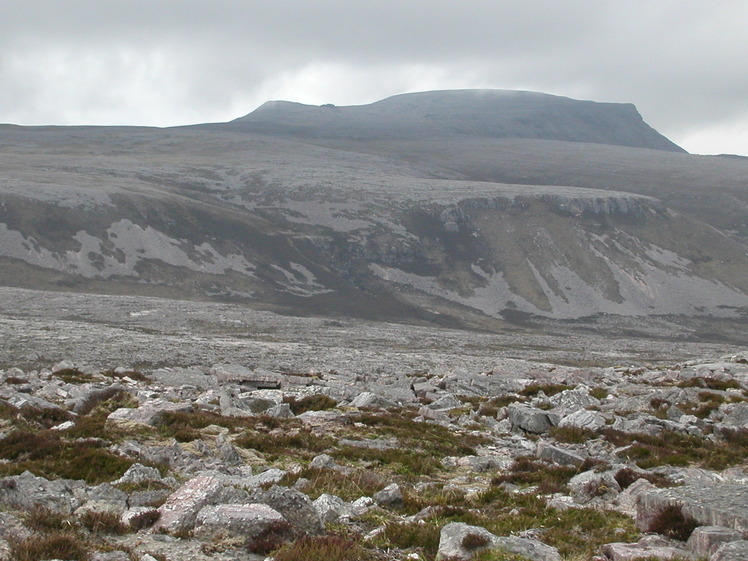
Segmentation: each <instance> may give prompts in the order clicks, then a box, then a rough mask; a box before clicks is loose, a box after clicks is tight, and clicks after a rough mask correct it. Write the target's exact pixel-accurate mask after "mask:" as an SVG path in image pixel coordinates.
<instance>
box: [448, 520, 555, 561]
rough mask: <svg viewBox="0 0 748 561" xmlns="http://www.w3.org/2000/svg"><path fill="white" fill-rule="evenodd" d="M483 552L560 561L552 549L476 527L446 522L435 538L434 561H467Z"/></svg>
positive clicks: (529, 540) (541, 560) (534, 541)
mask: <svg viewBox="0 0 748 561" xmlns="http://www.w3.org/2000/svg"><path fill="white" fill-rule="evenodd" d="M484 549H495V550H499V551H504V552H507V553H511V554H513V555H520V556H522V557H523V558H526V559H529V560H531V561H561V556H560V555H559V553H558V551H557V550H556V548H555V547H551V546H549V545H546V544H544V543H542V542H539V541H537V540H532V539H527V538H520V537H516V536H507V537H499V536H495V535H494V534H492V533H491V532H489V531H488V530H486V529H485V528H482V527H480V526H470V525H468V524H465V523H464V522H450V523H449V524H446V525H445V526H444V527H443V528H442V529H441V532H440V534H439V549H438V552H437V555H436V559H437V561H447V560H449V561H467V560H469V559H470V558H471V557H472V556H473V555H474V554H475V553H477V552H479V551H481V550H484Z"/></svg>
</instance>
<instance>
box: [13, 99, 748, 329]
mask: <svg viewBox="0 0 748 561" xmlns="http://www.w3.org/2000/svg"><path fill="white" fill-rule="evenodd" d="M0 169H1V170H2V175H1V176H0V177H1V179H0V256H1V257H0V262H1V263H2V267H1V268H0V283H1V284H3V285H5V286H15V287H22V288H34V289H42V290H63V291H78V292H93V293H109V294H140V295H150V296H160V297H168V298H181V299H197V300H223V301H231V302H235V303H241V304H242V305H245V306H250V307H254V308H258V309H266V310H273V311H280V312H283V313H292V314H299V315H332V316H339V317H343V316H350V317H358V318H368V319H377V320H386V321H398V322H409V323H424V324H432V325H433V324H439V325H447V326H459V327H471V328H480V329H490V330H497V329H503V328H508V327H509V326H508V324H507V322H510V323H512V322H517V321H525V320H532V319H533V318H534V319H536V320H538V319H543V318H545V319H548V320H564V321H565V320H583V321H584V322H590V321H591V319H592V318H597V319H598V320H599V319H600V318H604V317H608V316H620V317H629V318H635V317H654V316H673V317H675V316H677V317H681V318H683V321H697V318H702V319H703V318H730V320H731V321H733V320H742V319H743V318H744V317H745V310H746V309H747V307H748V257H747V256H746V242H745V240H746V236H747V235H748V226H746V221H745V220H744V219H743V217H744V216H745V215H746V213H745V212H744V211H745V210H746V209H747V205H748V165H747V164H746V163H745V161H743V160H741V159H735V158H719V157H702V156H693V155H689V154H686V153H684V152H683V151H682V150H681V149H680V148H678V147H677V146H676V145H674V144H673V143H671V142H670V141H668V140H667V139H665V138H664V137H663V136H661V135H660V134H659V133H657V132H656V131H654V130H653V129H651V128H650V127H649V126H648V125H646V123H644V121H643V120H642V119H641V116H640V115H639V114H638V112H637V111H636V109H635V108H634V107H633V106H631V105H620V104H607V103H595V102H587V101H584V102H582V101H575V100H570V99H567V98H558V97H555V96H548V95H544V94H533V93H529V92H493V91H488V92H486V91H477V92H476V91H458V92H429V93H423V94H405V95H401V96H395V97H392V98H388V99H386V100H383V101H380V102H377V103H374V104H371V105H368V106H359V107H329V106H323V107H310V106H304V105H300V104H292V103H287V102H272V103H269V104H265V105H263V106H262V107H261V108H259V109H258V110H257V111H255V112H253V113H251V114H249V115H248V116H246V117H243V118H240V119H238V120H236V121H233V122H231V123H225V124H211V125H200V126H193V127H183V128H173V129H147V128H127V127H34V128H32V127H14V126H0ZM689 318H690V319H689ZM679 321H680V320H679ZM698 321H701V320H700V319H699V320H698Z"/></svg>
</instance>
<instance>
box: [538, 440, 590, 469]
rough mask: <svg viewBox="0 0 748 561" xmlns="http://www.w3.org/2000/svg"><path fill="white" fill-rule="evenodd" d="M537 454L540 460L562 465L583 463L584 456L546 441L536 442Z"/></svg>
mask: <svg viewBox="0 0 748 561" xmlns="http://www.w3.org/2000/svg"><path fill="white" fill-rule="evenodd" d="M537 456H538V458H540V459H541V460H547V461H549V462H553V463H554V464H561V465H564V466H570V465H573V466H578V465H581V464H583V463H584V460H585V458H583V457H582V456H580V455H579V454H576V453H574V452H572V451H570V450H565V449H563V448H560V447H558V446H553V445H552V444H548V443H547V442H541V443H540V444H538V451H537Z"/></svg>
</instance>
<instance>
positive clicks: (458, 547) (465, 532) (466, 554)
mask: <svg viewBox="0 0 748 561" xmlns="http://www.w3.org/2000/svg"><path fill="white" fill-rule="evenodd" d="M468 536H470V538H469V537H468ZM466 538H467V540H468V542H467V543H466ZM495 539H496V536H494V535H493V534H492V533H491V532H489V531H488V530H486V529H485V528H481V527H480V526H470V525H468V524H465V523H464V522H450V523H449V524H446V525H445V526H444V527H443V528H442V529H441V532H440V533H439V549H438V551H437V553H436V561H447V560H449V561H452V560H455V561H467V560H468V559H470V558H471V557H472V556H473V554H474V553H476V552H478V551H481V550H483V549H487V548H488V547H491V546H492V545H493V543H494V540H495Z"/></svg>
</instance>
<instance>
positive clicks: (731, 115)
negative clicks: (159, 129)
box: [0, 0, 748, 155]
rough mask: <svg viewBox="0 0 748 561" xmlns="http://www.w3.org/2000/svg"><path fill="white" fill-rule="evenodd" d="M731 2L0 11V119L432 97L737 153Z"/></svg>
mask: <svg viewBox="0 0 748 561" xmlns="http://www.w3.org/2000/svg"><path fill="white" fill-rule="evenodd" d="M747 27H748V1H746V0H734V1H727V0H701V1H696V0H616V1H613V0H505V1H502V0H371V1H369V0H360V1H359V0H316V1H315V0H263V1H260V0H0V122H5V123H16V124H29V125H31V124H131V125H156V126H169V125H180V124H189V123H198V122H213V121H226V120H230V119H233V118H236V117H239V116H241V115H244V114H246V113H249V112H250V111H252V110H254V109H255V108H256V107H257V106H259V105H260V104H262V103H263V102H264V101H267V100H271V99H285V100H289V101H299V102H303V103H312V104H323V103H334V104H336V105H358V104H364V103H370V102H373V101H376V100H378V99H382V98H384V97H387V96H390V95H393V94H397V93H403V92H409V91H424V90H434V89H458V88H501V89H524V90H533V91H542V92H546V93H552V94H557V95H565V96H569V97H574V98H580V99H593V100H596V101H616V102H631V103H634V104H636V106H637V108H638V109H639V112H640V113H641V114H642V116H643V117H644V119H645V121H647V122H648V123H649V124H650V125H652V126H653V127H655V128H656V129H658V130H659V131H660V132H661V133H663V134H665V136H667V137H669V138H670V139H671V140H673V141H674V142H676V143H677V144H679V145H681V146H683V147H684V148H686V149H687V150H688V151H690V152H694V153H704V154H710V153H738V154H745V155H748V32H746V28H747Z"/></svg>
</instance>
